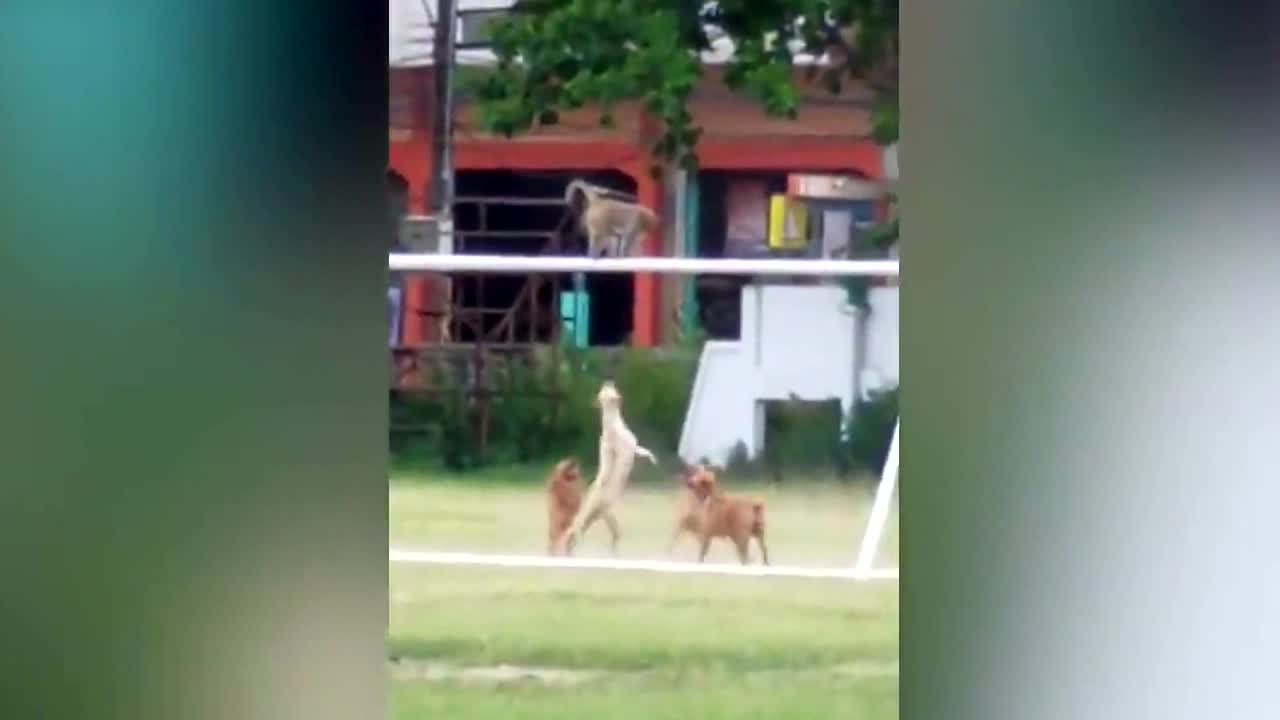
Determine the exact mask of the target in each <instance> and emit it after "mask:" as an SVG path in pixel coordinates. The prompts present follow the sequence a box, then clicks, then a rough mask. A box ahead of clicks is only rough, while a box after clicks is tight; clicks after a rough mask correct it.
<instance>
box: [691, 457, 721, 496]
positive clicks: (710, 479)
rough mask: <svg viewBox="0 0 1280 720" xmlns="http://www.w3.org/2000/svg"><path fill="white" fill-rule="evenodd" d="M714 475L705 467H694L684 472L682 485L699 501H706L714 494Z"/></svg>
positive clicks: (712, 471) (713, 472)
mask: <svg viewBox="0 0 1280 720" xmlns="http://www.w3.org/2000/svg"><path fill="white" fill-rule="evenodd" d="M716 481H717V479H716V473H715V471H714V470H712V469H711V468H709V467H707V466H706V465H694V466H692V467H689V468H687V469H686V470H685V474H684V485H685V487H687V488H689V489H690V490H691V491H693V494H694V495H695V496H696V497H697V498H698V499H699V500H706V499H707V498H709V497H711V496H712V495H714V494H715V492H716Z"/></svg>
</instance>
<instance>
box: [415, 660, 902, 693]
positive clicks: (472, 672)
mask: <svg viewBox="0 0 1280 720" xmlns="http://www.w3.org/2000/svg"><path fill="white" fill-rule="evenodd" d="M390 667H391V675H392V677H394V678H395V679H398V680H426V681H434V682H446V681H447V682H460V683H467V684H476V685H511V684H523V683H528V684H535V685H555V686H574V685H581V684H582V683H586V682H589V681H591V680H596V679H599V678H631V679H636V678H640V677H642V676H645V675H649V674H651V672H652V671H648V672H645V671H616V670H592V669H587V670H584V669H572V668H554V667H534V666H528V665H505V664H504V665H485V666H469V667H464V666H458V665H451V664H449V663H440V662H426V661H421V660H405V659H398V660H392V661H391V662H390ZM815 670H816V671H817V672H824V671H825V672H830V673H831V674H833V675H841V676H844V677H859V678H867V677H896V676H897V675H898V662H897V661H896V660H894V661H867V662H853V663H846V664H844V665H833V666H830V667H827V668H822V669H818V668H812V669H809V670H802V671H797V670H781V669H779V670H758V671H755V672H753V673H748V674H750V675H769V676H773V675H787V674H794V673H796V672H814V671H815Z"/></svg>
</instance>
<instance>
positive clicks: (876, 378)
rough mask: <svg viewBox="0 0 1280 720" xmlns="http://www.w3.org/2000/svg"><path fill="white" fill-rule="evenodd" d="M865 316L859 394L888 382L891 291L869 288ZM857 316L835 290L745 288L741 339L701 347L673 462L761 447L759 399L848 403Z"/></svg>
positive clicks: (894, 310) (893, 338) (894, 353)
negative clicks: (861, 384)
mask: <svg viewBox="0 0 1280 720" xmlns="http://www.w3.org/2000/svg"><path fill="white" fill-rule="evenodd" d="M869 300H870V304H871V308H872V310H871V312H870V314H869V315H867V316H866V323H867V324H866V331H865V333H864V334H863V337H865V342H866V348H865V350H866V352H865V365H866V367H865V368H864V370H863V372H862V373H861V379H862V381H863V391H864V392H865V391H867V390H875V389H878V388H886V387H892V386H894V385H896V384H897V382H898V288H896V287H881V288H874V289H873V290H872V291H871V294H870V298H869ZM859 315H860V312H859V311H858V310H856V309H855V308H853V307H851V306H850V305H849V304H848V303H847V302H846V293H845V291H844V289H843V288H840V287H836V286H825V285H820V286H780V285H774V286H747V287H745V288H743V291H742V328H741V340H736V341H715V342H708V343H707V344H706V346H705V347H704V348H703V351H702V357H701V360H700V362H699V365H698V373H697V377H696V379H695V381H694V387H693V392H692V393H691V394H690V397H689V407H688V410H687V413H686V417H685V425H684V428H683V430H682V432H681V437H680V449H679V452H680V456H681V457H682V458H683V459H684V460H685V461H686V462H698V461H701V460H703V459H706V460H708V461H710V462H712V463H715V464H722V463H724V462H725V461H726V460H727V459H728V457H729V455H730V453H731V452H732V451H733V448H734V447H735V446H736V445H738V444H739V443H741V444H742V445H743V446H744V447H745V448H746V450H747V453H748V456H749V457H755V456H756V455H757V454H758V453H759V452H760V451H761V450H762V449H763V448H764V442H765V441H766V438H765V437H764V426H765V423H764V406H763V402H764V401H766V400H787V399H792V398H798V399H801V400H811V401H819V400H830V399H836V400H839V401H840V403H841V406H842V407H843V408H844V409H845V410H846V412H847V411H848V409H849V408H850V407H851V406H852V404H853V402H854V393H855V375H856V370H855V367H854V365H855V357H857V354H858V353H857V347H856V344H857V342H858V337H859V333H858V331H857V327H858V322H859Z"/></svg>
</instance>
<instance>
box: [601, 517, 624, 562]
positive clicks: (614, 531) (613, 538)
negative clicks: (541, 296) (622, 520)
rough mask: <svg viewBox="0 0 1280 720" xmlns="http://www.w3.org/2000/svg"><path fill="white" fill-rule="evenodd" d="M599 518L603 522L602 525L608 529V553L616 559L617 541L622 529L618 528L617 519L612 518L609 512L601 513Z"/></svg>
mask: <svg viewBox="0 0 1280 720" xmlns="http://www.w3.org/2000/svg"><path fill="white" fill-rule="evenodd" d="M600 518H601V519H602V520H604V524H605V525H606V526H607V527H608V528H609V552H611V553H613V555H614V556H615V557H616V556H617V554H618V539H619V538H621V537H622V529H621V528H620V527H618V518H616V517H614V515H613V512H612V511H609V510H605V511H604V512H603V513H601V514H600Z"/></svg>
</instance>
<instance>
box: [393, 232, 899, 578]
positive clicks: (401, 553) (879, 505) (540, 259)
mask: <svg viewBox="0 0 1280 720" xmlns="http://www.w3.org/2000/svg"><path fill="white" fill-rule="evenodd" d="M388 267H389V269H390V270H391V271H394V272H400V273H406V272H429V273H507V274H536V273H658V274H669V275H697V274H704V273H708V274H718V275H751V276H758V277H770V276H773V277H779V276H782V277H851V276H857V277H879V278H897V277H899V276H900V268H899V261H898V260H830V259H781V258H759V259H756V258H750V259H748V258H683V257H630V258H588V257H582V256H546V255H543V256H521V255H457V254H449V253H392V254H391V255H390V256H389V265H388ZM900 426H901V419H900V418H898V419H895V421H894V426H893V436H892V439H891V440H890V443H889V452H888V455H887V457H886V458H885V464H884V468H883V469H882V471H881V475H880V482H879V483H878V485H877V487H876V492H875V498H874V500H873V502H872V506H871V512H870V514H869V516H868V518H867V524H866V527H865V529H864V532H863V536H862V541H861V543H860V544H859V547H858V552H857V556H856V558H855V560H854V563H853V564H852V565H851V566H849V567H829V568H828V567H788V566H760V565H748V566H740V565H728V564H718V563H705V564H704V563H691V562H669V561H657V560H622V559H617V558H608V559H597V558H564V557H542V556H527V555H500V554H483V553H458V552H427V551H415V550H407V549H398V548H391V552H390V561H391V562H396V563H421V564H436V565H473V566H492V567H541V568H580V569H586V568H590V569H608V570H631V571H650V572H667V573H702V574H720V575H751V576H777V577H811V578H834V579H850V580H894V581H896V580H897V578H898V569H897V568H881V569H878V568H876V567H875V560H876V554H877V552H878V551H879V549H880V541H881V539H882V537H883V535H884V531H885V526H886V524H887V523H888V519H889V515H890V510H891V509H892V505H893V496H894V492H895V490H896V487H897V484H898V463H899V456H900V454H901V451H900V438H899V435H900Z"/></svg>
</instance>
